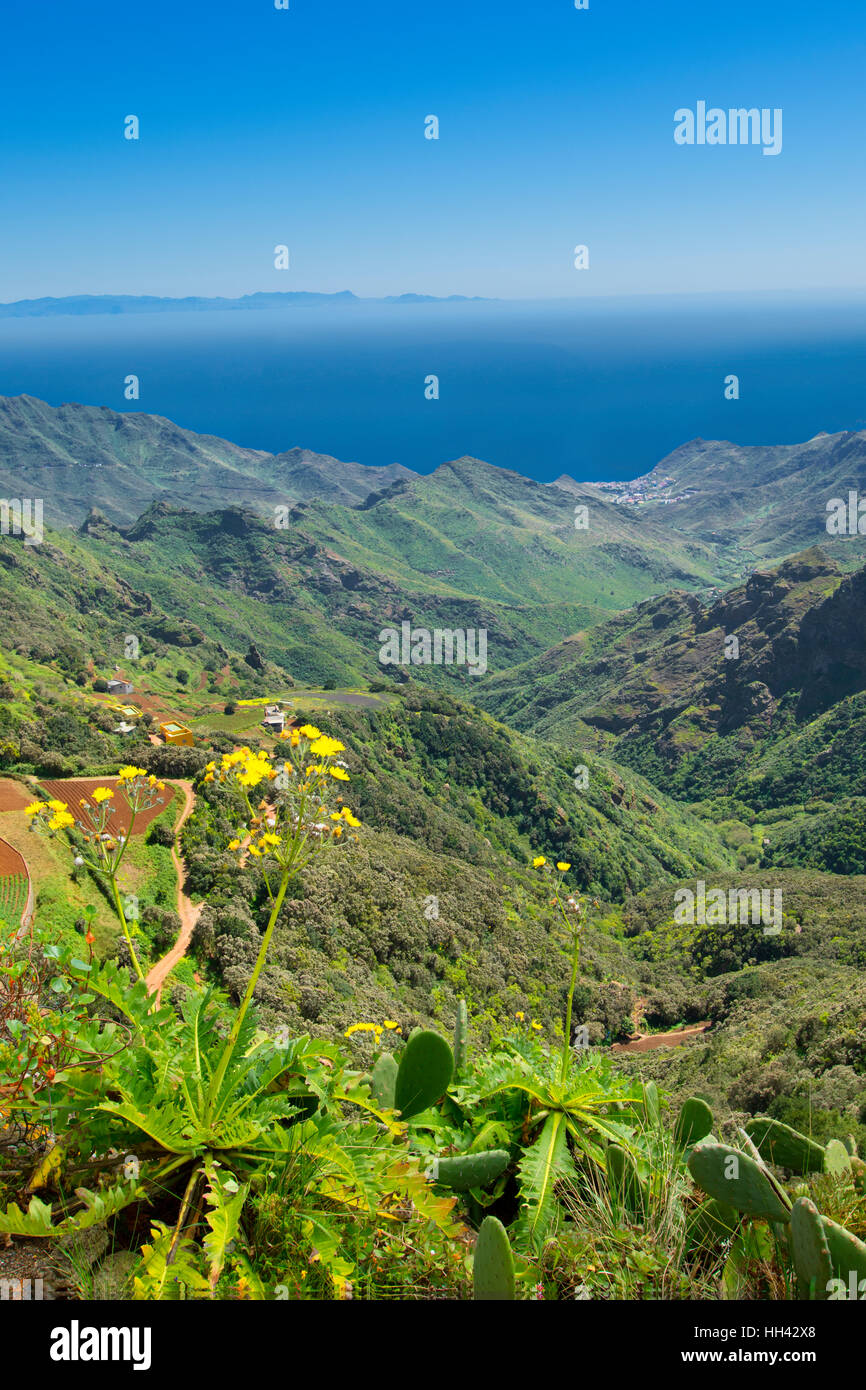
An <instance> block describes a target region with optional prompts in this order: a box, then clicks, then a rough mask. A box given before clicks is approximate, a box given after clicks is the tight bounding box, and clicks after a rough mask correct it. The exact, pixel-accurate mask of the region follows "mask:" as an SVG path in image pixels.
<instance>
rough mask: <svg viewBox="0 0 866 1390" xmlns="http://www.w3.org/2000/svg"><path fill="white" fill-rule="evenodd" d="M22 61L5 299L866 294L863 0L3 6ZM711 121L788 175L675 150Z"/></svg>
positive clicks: (7, 101)
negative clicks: (757, 110) (760, 119)
mask: <svg viewBox="0 0 866 1390" xmlns="http://www.w3.org/2000/svg"><path fill="white" fill-rule="evenodd" d="M4 48H5V52H6V61H5V62H4V79H3V85H2V91H0V142H2V177H0V189H2V193H0V198H2V206H3V216H2V221H0V300H11V299H19V298H30V297H36V296H40V295H45V294H53V295H64V294H76V293H88V292H90V293H121V292H123V293H142V294H148V293H149V294H168V295H183V294H223V295H236V294H243V293H247V292H250V291H253V290H267V289H280V290H285V289H312V290H321V291H334V290H342V289H351V290H354V291H355V292H356V293H358V294H362V295H378V294H388V293H401V292H404V291H410V290H411V291H423V292H427V293H432V294H442V295H445V294H451V293H461V294H482V295H498V296H505V297H510V296H517V297H534V296H542V297H550V296H574V295H580V296H582V295H587V294H620V293H659V292H668V291H680V292H682V291H719V290H721V291H734V290H744V291H751V290H756V289H798V288H806V287H836V288H845V287H854V286H861V287H862V286H864V285H866V270H864V264H866V262H864V257H863V254H862V229H863V227H864V225H866V215H864V214H866V207H864V203H866V191H864V189H866V181H864V178H863V151H864V148H866V106H864V103H863V100H862V94H863V72H864V70H866V61H864V60H866V23H864V18H863V8H862V0H858V2H857V3H853V2H852V3H847V0H846V2H845V3H842V0H824V2H823V3H821V4H816V3H814V0H808V3H807V2H806V0H727V3H725V4H716V5H709V4H702V5H699V4H694V3H693V4H683V3H668V0H665V3H656V4H653V3H651V0H641V2H640V3H639V0H590V7H589V9H588V10H586V11H577V10H575V9H574V6H573V0H535V3H532V0H527V2H526V3H522V4H518V3H513V2H512V0H499V2H498V3H497V2H496V0H437V3H436V4H423V3H409V0H392V2H388V3H386V0H365V2H364V3H363V4H359V3H356V2H355V3H351V2H350V0H291V8H290V10H289V11H287V12H286V11H277V10H275V9H274V7H273V3H272V0H232V3H229V2H228V0H196V3H192V2H191V0H172V2H171V3H168V2H167V0H147V3H146V4H145V5H124V4H118V3H116V0H112V2H111V3H105V2H104V0H102V2H100V3H91V4H87V3H79V4H75V5H71V4H68V3H58V0H48V3H39V4H34V3H33V0H7V3H6V5H5V6H4ZM700 99H703V100H706V101H707V102H708V103H709V104H710V105H718V106H721V107H723V108H727V107H729V106H757V107H773V108H775V107H781V108H782V110H783V113H784V117H783V131H784V143H783V150H782V153H781V154H780V155H779V156H778V157H776V158H769V157H765V156H763V155H762V153H761V151H760V149H757V148H751V147H749V148H739V147H733V148H732V147H722V148H709V147H703V148H699V147H678V146H677V145H675V143H674V141H673V126H674V120H673V117H674V111H675V110H676V109H677V108H678V107H682V106H689V107H694V106H695V104H696V102H697V101H698V100H700ZM130 113H134V114H136V115H138V116H139V118H140V120H141V140H140V141H139V142H138V143H134V142H128V141H126V140H124V139H123V136H122V131H123V119H124V117H125V116H126V115H128V114H130ZM429 114H435V115H437V116H438V117H439V120H440V139H439V140H438V141H428V140H425V139H424V136H423V130H424V118H425V116H427V115H429ZM578 242H580V243H586V244H587V245H588V246H589V248H590V270H589V271H587V272H578V271H576V270H575V269H574V268H573V264H572V249H573V247H574V245H575V244H576V243H578ZM277 243H286V244H288V245H289V247H290V250H291V258H292V264H291V269H290V270H289V271H287V272H279V271H276V270H274V268H273V247H274V246H275V245H276V244H277Z"/></svg>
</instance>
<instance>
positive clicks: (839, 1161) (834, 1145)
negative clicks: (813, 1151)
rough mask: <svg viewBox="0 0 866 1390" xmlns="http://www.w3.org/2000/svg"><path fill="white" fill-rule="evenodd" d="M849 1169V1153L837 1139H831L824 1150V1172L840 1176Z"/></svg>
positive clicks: (848, 1171)
mask: <svg viewBox="0 0 866 1390" xmlns="http://www.w3.org/2000/svg"><path fill="white" fill-rule="evenodd" d="M850 1171H851V1155H850V1154H849V1152H848V1150H847V1149H846V1148H845V1145H844V1144H842V1143H840V1142H839V1140H838V1139H831V1140H830V1142H829V1143H828V1145H827V1147H826V1149H825V1150H824V1172H825V1173H832V1174H834V1176H836V1177H841V1176H842V1174H843V1173H850Z"/></svg>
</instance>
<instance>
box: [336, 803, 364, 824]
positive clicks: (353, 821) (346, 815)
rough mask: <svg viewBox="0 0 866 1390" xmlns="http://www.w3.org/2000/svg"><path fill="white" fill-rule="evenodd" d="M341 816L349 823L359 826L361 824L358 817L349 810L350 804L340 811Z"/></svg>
mask: <svg viewBox="0 0 866 1390" xmlns="http://www.w3.org/2000/svg"><path fill="white" fill-rule="evenodd" d="M340 818H341V819H342V820H344V821H345V822H346V824H347V825H352V826H359V825H360V824H361V822H360V821H359V820H358V819H357V817H356V816H353V815H352V812H351V811H350V810H349V808H348V806H344V807H343V809H342V811H341V812H340Z"/></svg>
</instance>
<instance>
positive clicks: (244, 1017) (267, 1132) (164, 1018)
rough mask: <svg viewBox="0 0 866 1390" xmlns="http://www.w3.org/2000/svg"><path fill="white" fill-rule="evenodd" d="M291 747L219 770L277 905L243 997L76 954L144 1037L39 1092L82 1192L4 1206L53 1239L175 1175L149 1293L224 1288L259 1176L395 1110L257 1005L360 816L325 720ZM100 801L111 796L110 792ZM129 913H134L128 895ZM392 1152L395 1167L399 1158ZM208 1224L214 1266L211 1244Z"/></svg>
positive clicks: (78, 975) (102, 1025)
mask: <svg viewBox="0 0 866 1390" xmlns="http://www.w3.org/2000/svg"><path fill="white" fill-rule="evenodd" d="M284 743H285V745H286V754H287V756H286V759H285V761H284V763H283V765H282V767H279V768H278V767H275V766H274V765H273V764H272V762H271V760H270V758H269V757H268V756H267V755H266V754H264V753H261V752H258V751H254V750H251V749H249V748H238V749H236V750H235V751H234V752H232V753H229V754H227V755H226V756H224V757H223V758H222V760H221V762H220V763H219V764H217V763H216V762H214V763H211V764H210V765H209V767H208V768H207V770H206V774H205V776H206V780H207V781H209V782H216V783H226V784H231V785H232V786H234V787H236V788H238V789H239V790H240V791H241V794H242V797H243V800H244V803H245V805H246V810H247V813H248V814H247V817H246V823H245V824H244V825H241V826H239V827H238V829H237V834H236V837H235V838H234V839H233V840H232V842H231V846H230V848H231V849H232V850H233V851H234V852H239V853H245V852H248V853H250V854H251V855H253V856H254V857H256V858H257V859H258V860H260V861H261V864H262V868H263V871H264V875H265V881H266V884H267V890H268V894H269V897H270V903H271V907H270V913H269V916H268V921H267V925H266V927H265V930H264V933H263V935H262V940H261V944H260V947H259V951H258V955H257V959H256V962H255V965H254V967H253V971H252V974H251V976H250V980H249V983H248V985H247V988H246V990H245V993H244V996H243V999H242V1000H241V1002H240V1005H239V1007H238V1008H237V1009H236V1010H234V1011H231V1010H229V1009H228V1008H227V1007H226V1005H225V1002H224V1001H223V1000H222V999H221V998H220V997H219V996H218V995H217V993H216V991H215V990H213V989H207V990H196V991H191V992H190V994H189V995H188V996H187V997H186V999H185V1000H184V1002H183V1004H182V1007H181V1016H180V1017H178V1016H177V1014H176V1013H175V1012H174V1010H172V1009H168V1008H158V1007H156V1006H155V1005H154V1002H153V1000H152V999H151V998H150V997H149V996H148V994H147V989H146V986H145V984H144V982H143V980H141V979H140V978H139V980H138V981H137V982H136V983H134V984H133V985H132V986H131V987H130V984H129V982H128V978H127V976H126V972H125V971H123V970H122V969H121V968H120V967H118V965H117V964H116V962H114V961H107V962H105V963H104V964H102V965H97V964H95V963H93V962H85V961H82V960H78V959H74V958H72V959H67V960H65V961H64V966H65V969H66V971H67V973H68V974H69V975H70V976H71V977H72V979H73V980H74V981H75V983H76V985H77V986H78V987H79V988H80V987H81V986H82V985H83V987H84V988H85V989H86V991H87V993H86V995H84V999H85V1000H87V1001H90V1002H92V1001H93V1000H94V999H99V998H101V999H104V1000H106V1001H108V1002H109V1003H110V1004H111V1005H112V1006H113V1009H114V1010H116V1011H117V1012H118V1013H119V1015H120V1016H121V1018H122V1020H123V1022H122V1024H121V1025H118V1024H117V1023H114V1022H99V1023H98V1022H97V1021H96V1020H92V1022H91V1024H89V1025H87V1026H89V1027H93V1028H99V1029H101V1032H102V1033H104V1034H106V1035H108V1034H111V1038H112V1039H118V1038H121V1039H122V1038H123V1036H124V1034H125V1036H126V1038H127V1039H128V1042H127V1045H126V1046H125V1047H123V1046H122V1047H121V1048H119V1049H118V1050H117V1051H116V1053H115V1055H113V1056H112V1057H111V1059H110V1061H108V1062H107V1063H106V1064H105V1065H104V1066H101V1067H100V1068H99V1069H98V1070H96V1069H94V1068H93V1067H84V1066H76V1065H75V1064H74V1063H73V1064H72V1065H70V1066H69V1067H67V1068H64V1069H62V1070H58V1071H57V1072H56V1075H55V1076H54V1078H53V1081H52V1084H51V1085H50V1086H47V1087H45V1088H44V1089H43V1090H42V1091H40V1092H39V1095H38V1097H35V1098H34V1099H35V1103H37V1104H40V1105H41V1106H42V1107H43V1108H44V1110H45V1113H46V1114H48V1113H49V1112H50V1122H49V1123H48V1124H47V1125H46V1130H47V1132H49V1133H50V1134H51V1135H52V1138H53V1144H54V1147H53V1150H52V1153H51V1154H50V1155H49V1156H48V1159H46V1158H43V1159H42V1160H40V1162H41V1165H42V1167H43V1169H44V1168H45V1167H46V1164H47V1167H48V1168H49V1169H50V1171H51V1172H52V1173H54V1174H55V1175H57V1176H58V1179H59V1178H60V1177H62V1180H63V1181H62V1190H63V1191H64V1192H73V1193H75V1194H76V1195H75V1197H74V1198H72V1199H71V1201H68V1200H65V1199H64V1200H62V1201H61V1203H60V1209H59V1211H56V1210H54V1209H52V1207H51V1206H50V1205H49V1204H47V1203H45V1202H43V1201H41V1200H40V1199H39V1198H38V1197H33V1198H32V1199H31V1202H30V1206H29V1208H28V1210H27V1211H26V1212H22V1211H21V1210H20V1209H19V1208H18V1207H17V1206H16V1205H15V1204H14V1203H13V1204H12V1205H11V1206H10V1207H9V1208H8V1209H7V1211H6V1212H5V1214H2V1213H0V1233H2V1232H4V1231H5V1232H9V1233H12V1234H19V1235H26V1236H31V1237H34V1236H35V1237H38V1236H46V1237H49V1236H52V1235H57V1234H58V1233H60V1232H61V1231H64V1230H70V1229H80V1228H81V1227H82V1225H83V1224H91V1223H92V1221H93V1220H96V1219H104V1216H105V1214H106V1213H113V1212H116V1211H118V1210H120V1208H121V1207H122V1206H124V1205H128V1204H129V1203H131V1202H139V1201H143V1200H149V1199H150V1197H151V1195H155V1194H158V1193H159V1194H161V1195H162V1196H163V1197H164V1196H165V1192H166V1187H167V1182H168V1180H169V1179H170V1180H171V1184H170V1185H171V1188H172V1189H174V1188H175V1186H177V1188H178V1196H179V1199H180V1208H179V1214H178V1217H177V1220H176V1222H175V1224H174V1226H173V1227H171V1226H167V1225H165V1224H164V1223H162V1222H160V1221H154V1222H153V1223H152V1230H151V1234H152V1243H151V1244H150V1245H149V1246H145V1247H144V1249H143V1251H142V1255H143V1266H142V1271H141V1273H140V1275H139V1278H138V1281H137V1285H136V1287H137V1291H138V1293H139V1296H141V1297H144V1298H153V1297H163V1296H169V1297H170V1296H175V1297H176V1296H179V1295H178V1292H177V1286H178V1283H179V1282H182V1283H184V1284H186V1286H187V1288H189V1289H191V1290H192V1291H193V1292H199V1293H203V1294H207V1292H208V1290H210V1291H213V1289H214V1288H215V1286H216V1283H217V1280H218V1279H219V1277H220V1274H221V1271H222V1269H223V1265H224V1264H225V1262H226V1259H227V1257H229V1255H231V1258H232V1260H235V1263H236V1264H237V1259H236V1257H235V1255H234V1254H233V1253H232V1252H233V1243H234V1241H235V1239H236V1237H237V1235H238V1231H239V1224H240V1220H241V1215H242V1211H243V1207H244V1203H245V1200H246V1197H247V1195H248V1193H249V1191H250V1186H251V1184H252V1183H253V1182H254V1181H255V1180H256V1178H257V1176H258V1177H261V1176H262V1175H263V1174H267V1173H269V1172H271V1171H273V1170H280V1169H281V1168H282V1166H283V1165H284V1164H285V1163H286V1162H287V1161H288V1158H289V1155H290V1154H293V1153H296V1152H297V1148H298V1144H301V1146H302V1147H303V1148H304V1149H305V1150H306V1151H307V1152H308V1153H309V1155H310V1157H311V1161H312V1162H313V1163H314V1166H315V1164H316V1163H317V1162H318V1159H317V1157H316V1156H317V1155H318V1154H319V1150H320V1148H321V1143H322V1142H323V1140H322V1136H321V1133H320V1131H321V1130H322V1127H323V1126H324V1127H326V1128H327V1129H328V1133H329V1136H330V1137H329V1138H328V1145H330V1148H329V1153H330V1159H329V1162H336V1161H337V1158H336V1157H335V1156H338V1155H339V1123H338V1122H337V1125H336V1128H335V1116H339V1112H340V1106H341V1104H342V1103H343V1102H346V1103H349V1102H351V1104H352V1105H353V1106H354V1107H360V1108H361V1109H366V1110H368V1111H370V1112H371V1113H373V1114H374V1115H377V1116H378V1114H379V1112H378V1111H377V1110H376V1108H375V1107H374V1106H373V1105H372V1104H371V1103H370V1101H369V1092H368V1089H367V1088H365V1087H362V1086H359V1085H358V1084H357V1082H356V1079H355V1078H354V1077H353V1076H352V1075H347V1076H346V1078H345V1081H344V1079H343V1060H342V1058H341V1057H340V1054H339V1052H338V1050H337V1049H336V1048H335V1047H334V1046H333V1045H332V1044H330V1043H328V1042H325V1041H322V1040H319V1039H316V1040H311V1039H310V1038H309V1037H301V1038H296V1039H293V1040H291V1041H289V1040H286V1041H285V1042H275V1040H274V1039H272V1038H268V1037H266V1036H264V1035H263V1034H261V1033H260V1032H258V1033H257V1031H256V1025H255V1021H254V1018H253V1015H252V1014H251V1012H250V1006H251V1003H252V1000H253V995H254V992H255V988H256V983H257V981H258V979H259V977H260V975H261V972H262V969H263V967H264V964H265V960H266V957H267V953H268V948H269V946H270V942H271V938H272V936H273V931H274V927H275V925H276V921H277V917H278V915H279V911H280V907H281V905H282V902H283V900H284V898H285V894H286V890H287V888H288V885H289V883H290V882H291V880H292V879H293V878H294V877H295V876H296V875H297V874H298V873H300V872H301V870H302V869H303V868H304V866H305V865H307V864H308V863H309V862H310V860H311V859H312V858H313V857H314V856H316V855H318V854H321V853H323V852H325V851H326V850H327V849H328V848H329V847H331V846H334V845H337V844H340V843H341V842H345V841H346V839H347V838H349V837H350V836H351V835H352V834H353V833H354V831H355V830H356V828H357V827H358V826H359V821H358V819H357V817H356V816H355V815H354V814H353V812H352V811H351V810H350V809H349V808H348V807H347V806H345V804H344V803H343V800H342V794H341V788H342V787H343V786H344V785H345V784H346V783H347V782H348V780H349V774H348V772H347V771H346V769H345V767H344V766H343V764H342V761H341V760H340V759H339V754H340V753H342V752H343V751H344V747H343V745H342V744H341V743H340V742H339V741H338V740H336V739H331V738H328V737H326V736H325V735H323V734H322V733H321V732H320V731H319V730H318V729H316V728H314V727H313V726H311V725H305V726H304V727H303V728H302V729H300V730H293V731H291V732H290V733H289V735H288V738H287V739H285V740H284ZM124 772H129V773H132V774H134V775H130V776H127V777H125V778H124V781H125V783H126V785H127V787H129V786H130V785H131V786H132V795H133V797H134V798H135V797H136V796H137V792H136V784H140V779H141V775H142V774H141V773H140V770H138V769H132V770H130V769H124ZM145 782H146V783H147V779H145ZM157 787H158V784H157ZM260 789H261V790H262V791H264V792H265V793H266V794H265V796H264V797H263V798H262V799H260V800H259V801H258V804H257V805H255V806H254V805H253V800H252V798H253V797H254V795H255V793H256V792H257V791H258V790H260ZM109 790H110V789H109ZM142 794H143V793H142ZM91 799H95V800H96V802H97V805H100V804H102V805H104V803H105V801H107V800H108V799H110V798H107V797H106V798H102V799H100V798H94V797H93V796H92V795H91ZM137 804H138V805H139V807H140V805H141V804H142V803H141V802H140V801H137ZM32 814H33V816H34V817H37V816H38V817H39V818H40V819H42V818H45V823H46V825H47V826H48V828H49V829H50V830H51V831H52V833H57V832H61V831H64V830H69V829H72V827H73V825H74V824H75V822H74V818H73V817H72V816H71V815H70V813H69V812H68V810H67V808H65V807H61V806H58V805H54V806H51V805H50V804H47V809H46V810H44V811H43V810H42V809H41V804H40V806H39V808H34V809H33V811H32ZM105 823H106V824H107V823H108V817H107V815H106V818H105ZM107 833H108V832H107V831H106V830H105V829H104V827H103V823H102V820H101V819H100V817H99V815H97V818H96V820H95V823H94V826H93V827H92V828H91V831H90V834H91V838H90V840H88V841H87V844H88V845H91V846H93V848H92V849H91V858H93V859H95V861H96V863H97V864H98V865H99V866H100V868H101V870H102V872H104V873H105V874H106V876H107V877H108V878H109V879H110V880H112V881H113V878H114V877H116V872H117V868H118V866H119V863H120V860H121V858H122V848H123V846H122V845H121V844H120V841H119V838H118V837H113V839H114V845H115V847H114V848H112V837H109V839H108V840H106V839H103V838H102V837H103V836H104V835H106V834H107ZM94 836H95V838H94ZM115 901H116V902H117V899H115ZM118 915H119V916H120V917H121V921H122V920H123V918H122V911H121V909H120V907H119V905H118ZM139 976H140V971H139ZM102 1041H104V1040H100V1039H93V1040H92V1041H91V1051H93V1050H94V1049H95V1048H96V1047H97V1045H99V1046H100V1047H101V1051H102V1054H105V1053H107V1052H108V1051H109V1050H110V1049H109V1048H108V1047H103V1046H102ZM299 1102H300V1103H299ZM310 1102H312V1108H311V1106H310ZM85 1116H86V1120H85V1119H84V1118H83V1117H85ZM386 1131H387V1133H388V1135H389V1136H390V1135H391V1134H392V1133H393V1135H394V1136H396V1134H397V1132H398V1131H397V1128H396V1127H395V1126H393V1125H391V1126H388V1125H386ZM377 1132H378V1131H377ZM293 1135H295V1136H296V1137H294V1138H293V1137H292V1136H293ZM129 1154H132V1155H134V1157H135V1165H134V1171H133V1175H132V1176H130V1175H129V1172H128V1171H127V1173H126V1175H125V1177H124V1179H123V1180H121V1181H120V1182H117V1181H115V1183H114V1185H113V1186H111V1185H108V1186H107V1185H106V1178H110V1177H111V1174H112V1171H113V1170H114V1176H115V1178H117V1177H118V1176H119V1170H120V1168H121V1166H122V1165H123V1163H124V1155H129ZM401 1157H402V1155H401ZM49 1159H50V1162H49ZM386 1159H387V1164H388V1165H390V1166H391V1167H393V1163H394V1158H393V1155H385V1156H384V1157H383V1162H385V1160H386ZM359 1171H360V1170H359ZM348 1172H349V1166H348V1160H347V1175H348ZM94 1176H98V1178H99V1181H100V1186H99V1189H98V1191H97V1192H96V1193H94V1192H92V1191H89V1190H88V1188H87V1182H88V1179H90V1180H91V1181H92V1179H93V1177H94ZM398 1177H399V1182H400V1183H403V1182H404V1180H405V1181H409V1180H410V1179H411V1181H412V1182H417V1181H418V1180H419V1178H420V1174H419V1173H418V1172H416V1171H415V1170H414V1169H413V1168H412V1165H411V1164H410V1168H409V1169H405V1168H400V1171H399V1174H397V1176H395V1177H394V1179H393V1181H395V1182H396V1181H397V1179H398ZM347 1182H348V1183H349V1186H350V1187H351V1186H352V1185H353V1183H354V1182H355V1179H351V1178H350V1177H349V1176H347ZM357 1182H358V1183H359V1184H360V1183H361V1178H360V1176H359V1177H358V1178H357ZM30 1191H33V1185H32V1184H31V1185H30ZM82 1204H83V1206H84V1210H83V1211H82V1209H81V1207H82ZM58 1216H59V1217H60V1220H59V1221H58V1220H57V1219H56V1218H57V1217H58ZM76 1223H77V1224H76ZM205 1228H209V1229H206V1231H205V1235H204V1239H203V1242H202V1244H203V1247H204V1256H206V1269H203V1268H202V1262H201V1260H200V1258H199V1256H200V1254H201V1252H200V1251H199V1246H198V1243H197V1242H198V1238H199V1235H200V1232H201V1230H202V1229H205ZM237 1258H240V1257H237ZM196 1269H198V1271H199V1273H198V1275H197V1276H196V1275H195V1270H196Z"/></svg>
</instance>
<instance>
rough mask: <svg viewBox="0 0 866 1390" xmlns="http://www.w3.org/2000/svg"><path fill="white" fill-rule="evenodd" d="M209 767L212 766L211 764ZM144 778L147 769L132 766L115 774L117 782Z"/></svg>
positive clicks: (123, 768)
mask: <svg viewBox="0 0 866 1390" xmlns="http://www.w3.org/2000/svg"><path fill="white" fill-rule="evenodd" d="M211 766H213V764H211ZM146 776H147V768H146V767H133V766H132V764H130V765H129V766H128V767H122V768H121V769H120V771H119V772H118V774H117V779H118V781H119V782H131V781H132V779H133V777H146Z"/></svg>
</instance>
